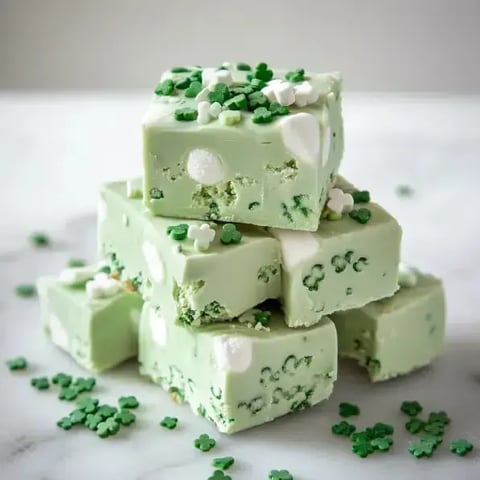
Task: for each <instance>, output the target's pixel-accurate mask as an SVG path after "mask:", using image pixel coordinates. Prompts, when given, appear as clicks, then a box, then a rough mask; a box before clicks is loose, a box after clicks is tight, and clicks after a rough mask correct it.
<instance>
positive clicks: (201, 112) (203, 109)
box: [197, 101, 210, 125]
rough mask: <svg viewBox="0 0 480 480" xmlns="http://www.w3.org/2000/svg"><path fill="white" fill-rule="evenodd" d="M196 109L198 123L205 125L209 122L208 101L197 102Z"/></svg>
mask: <svg viewBox="0 0 480 480" xmlns="http://www.w3.org/2000/svg"><path fill="white" fill-rule="evenodd" d="M197 111H198V116H197V122H198V123H200V124H201V125H206V124H207V123H208V122H210V103H209V102H205V101H202V102H198V105H197Z"/></svg>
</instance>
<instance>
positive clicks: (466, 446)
mask: <svg viewBox="0 0 480 480" xmlns="http://www.w3.org/2000/svg"><path fill="white" fill-rule="evenodd" d="M472 450H473V444H472V443H470V442H469V441H468V440H465V439H464V438H459V439H458V440H453V441H452V442H451V443H450V451H451V452H452V453H454V454H455V455H458V456H459V457H464V456H465V455H467V453H470V452H471V451H472Z"/></svg>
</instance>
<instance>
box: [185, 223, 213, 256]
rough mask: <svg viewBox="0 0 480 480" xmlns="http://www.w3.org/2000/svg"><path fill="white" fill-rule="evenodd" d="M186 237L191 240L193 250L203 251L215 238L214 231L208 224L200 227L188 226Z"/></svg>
mask: <svg viewBox="0 0 480 480" xmlns="http://www.w3.org/2000/svg"><path fill="white" fill-rule="evenodd" d="M187 237H188V238H189V239H190V240H193V246H194V247H195V250H198V251H200V252H201V251H205V250H208V248H209V247H210V243H212V242H213V239H214V238H215V230H214V229H213V228H210V226H209V225H208V223H202V225H200V226H198V225H190V226H189V227H188V233H187Z"/></svg>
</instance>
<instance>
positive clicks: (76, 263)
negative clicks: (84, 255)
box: [67, 258, 86, 268]
mask: <svg viewBox="0 0 480 480" xmlns="http://www.w3.org/2000/svg"><path fill="white" fill-rule="evenodd" d="M85 265H86V262H85V260H82V259H81V258H71V259H70V260H69V261H68V262H67V267H69V268H79V267H84V266H85Z"/></svg>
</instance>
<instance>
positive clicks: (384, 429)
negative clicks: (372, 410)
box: [372, 422, 394, 438]
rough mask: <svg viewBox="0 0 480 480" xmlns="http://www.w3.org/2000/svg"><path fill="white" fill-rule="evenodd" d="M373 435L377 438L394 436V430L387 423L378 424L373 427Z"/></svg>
mask: <svg viewBox="0 0 480 480" xmlns="http://www.w3.org/2000/svg"><path fill="white" fill-rule="evenodd" d="M372 428H373V434H374V436H375V438H380V437H386V436H387V435H393V432H394V428H393V426H392V425H389V424H387V423H382V422H377V423H376V424H375V425H374V426H373V427H372Z"/></svg>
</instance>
